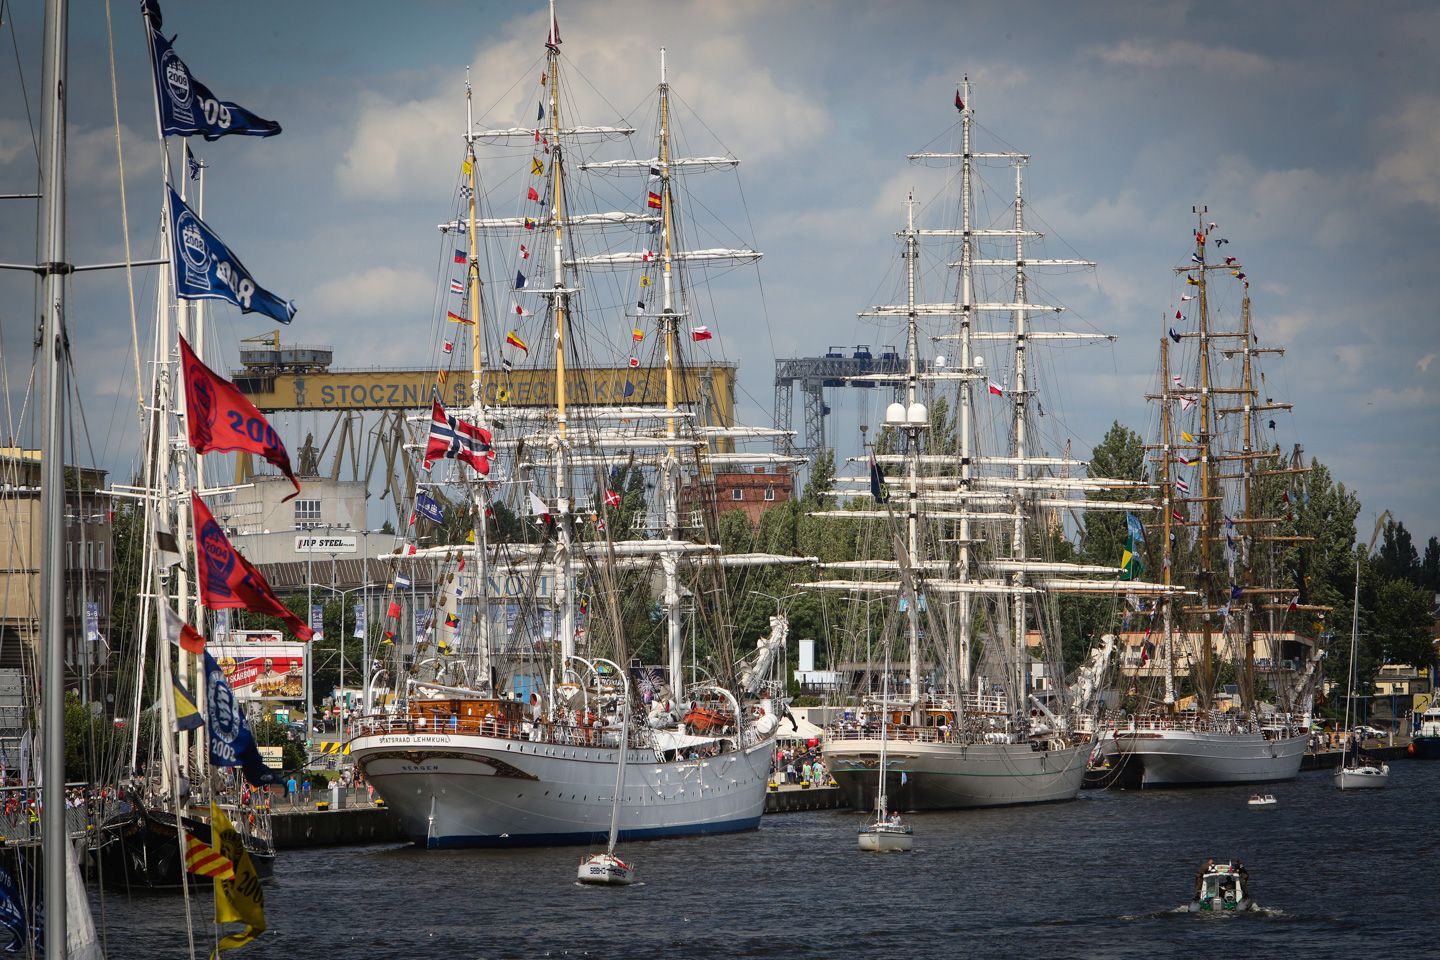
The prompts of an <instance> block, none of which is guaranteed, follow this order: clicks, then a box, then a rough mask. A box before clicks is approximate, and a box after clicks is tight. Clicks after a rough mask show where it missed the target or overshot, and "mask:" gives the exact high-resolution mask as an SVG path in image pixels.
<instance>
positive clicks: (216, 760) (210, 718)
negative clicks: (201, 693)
mask: <svg viewBox="0 0 1440 960" xmlns="http://www.w3.org/2000/svg"><path fill="white" fill-rule="evenodd" d="M205 714H206V722H205V728H206V729H207V730H208V731H209V732H210V762H211V763H212V764H213V765H215V766H217V767H239V768H240V769H241V770H242V771H244V773H245V779H246V780H249V781H250V783H251V785H252V786H256V787H263V786H265V785H266V784H271V783H280V782H281V774H280V772H279V771H277V770H271V769H270V768H269V767H267V766H265V761H264V760H262V759H261V757H260V749H259V748H258V747H257V746H255V737H254V736H253V735H252V734H251V733H250V728H249V727H247V726H246V725H245V714H244V712H243V711H242V710H241V709H240V704H239V702H238V701H237V700H236V699H235V691H234V690H232V689H230V684H229V683H228V682H227V681H226V679H225V674H224V673H223V672H222V671H221V669H220V665H219V664H218V663H216V662H215V658H214V657H212V656H210V654H209V653H206V654H205Z"/></svg>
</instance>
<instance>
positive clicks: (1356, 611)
mask: <svg viewBox="0 0 1440 960" xmlns="http://www.w3.org/2000/svg"><path fill="white" fill-rule="evenodd" d="M1375 530H1376V532H1377V533H1378V532H1379V531H1380V525H1379V524H1378V523H1377V524H1376V525H1375ZM1370 543H1371V545H1372V546H1373V545H1374V543H1375V540H1374V538H1373V537H1372V538H1371V540H1370ZM1367 552H1368V551H1367ZM1359 642H1360V561H1359V560H1356V561H1355V596H1354V599H1353V601H1352V608H1351V614H1350V676H1349V678H1348V679H1347V681H1346V685H1345V726H1344V727H1343V729H1344V731H1345V739H1344V740H1343V741H1342V743H1341V746H1340V766H1338V767H1336V768H1335V773H1334V780H1335V786H1337V787H1339V788H1340V789H1341V790H1379V789H1380V788H1382V787H1384V786H1386V785H1387V784H1388V783H1389V782H1390V764H1388V763H1384V762H1381V763H1376V762H1375V761H1373V760H1371V759H1370V758H1369V757H1367V756H1365V754H1364V753H1363V752H1361V751H1360V745H1359V743H1358V742H1357V743H1356V744H1355V750H1354V751H1353V752H1352V751H1351V749H1350V746H1351V743H1350V742H1351V740H1352V739H1353V735H1352V734H1351V733H1350V703H1351V701H1353V700H1354V699H1355V651H1356V649H1357V648H1358V646H1359Z"/></svg>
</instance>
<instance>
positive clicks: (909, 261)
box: [880, 193, 927, 790]
mask: <svg viewBox="0 0 1440 960" xmlns="http://www.w3.org/2000/svg"><path fill="white" fill-rule="evenodd" d="M919 245H920V244H919V238H918V236H917V234H916V232H915V195H914V194H913V193H912V194H911V195H910V196H909V197H908V198H907V199H906V200H905V298H906V299H905V308H906V313H905V357H906V370H905V373H906V377H905V418H904V419H905V446H906V448H907V449H906V454H907V456H906V458H905V461H906V480H907V483H906V502H905V549H906V550H907V551H908V562H909V563H910V564H912V566H913V568H914V569H916V570H923V569H924V567H923V565H922V564H921V562H920V561H921V557H920V553H919V550H920V513H919V511H920V480H919V475H920V454H921V453H922V452H923V451H922V449H921V446H920V431H921V429H922V428H923V427H925V426H926V425H927V424H925V423H917V422H916V421H915V420H913V419H912V418H911V416H910V411H911V410H919V409H921V408H919V407H918V406H917V404H918V402H919V397H918V394H917V389H916V387H917V383H918V381H919V379H920V359H919V352H920V345H919V336H918V329H917V328H918V325H917V322H916V317H917V311H916V306H915V269H916V265H917V262H918V260H919V257H920V250H919ZM902 582H910V583H913V582H914V581H913V580H908V581H905V580H902ZM919 607H920V593H919V591H918V590H912V591H911V596H910V598H909V601H908V602H907V603H906V610H907V611H908V616H907V617H906V630H907V631H908V637H907V639H908V640H909V652H910V700H911V703H914V704H918V703H919V702H920V610H919ZM886 642H887V644H888V642H889V641H888V638H887V641H886ZM885 652H886V657H885V661H886V669H885V675H886V679H887V680H888V679H889V674H890V669H889V661H890V657H889V652H890V648H889V647H888V646H887V647H886V649H885ZM882 696H883V694H882ZM886 709H887V710H888V709H889V707H888V706H887V707H886ZM880 780H881V790H884V780H885V777H884V772H883V769H882V772H881V777H880Z"/></svg>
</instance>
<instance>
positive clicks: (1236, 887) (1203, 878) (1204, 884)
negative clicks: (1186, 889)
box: [1190, 859, 1255, 913]
mask: <svg viewBox="0 0 1440 960" xmlns="http://www.w3.org/2000/svg"><path fill="white" fill-rule="evenodd" d="M1254 907H1255V901H1254V900H1252V899H1251V898H1250V874H1249V872H1247V871H1246V869H1245V865H1244V864H1243V863H1241V862H1240V861H1238V860H1236V861H1234V862H1233V863H1224V862H1216V861H1215V860H1213V859H1211V860H1207V861H1206V862H1205V865H1204V866H1202V867H1201V868H1200V869H1199V870H1198V871H1197V872H1196V874H1195V896H1194V898H1193V899H1192V900H1191V901H1190V912H1191V913H1240V912H1242V911H1245V910H1251V909H1254Z"/></svg>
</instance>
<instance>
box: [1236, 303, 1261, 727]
mask: <svg viewBox="0 0 1440 960" xmlns="http://www.w3.org/2000/svg"><path fill="white" fill-rule="evenodd" d="M1240 332H1241V336H1242V341H1241V344H1242V346H1241V361H1240V366H1241V390H1242V393H1241V394H1240V397H1241V399H1240V404H1241V426H1240V430H1241V444H1240V476H1241V484H1242V495H1243V497H1244V510H1243V515H1244V517H1245V518H1246V519H1247V520H1252V521H1253V520H1254V513H1253V506H1254V501H1253V499H1252V497H1253V494H1254V479H1255V461H1254V459H1253V457H1252V455H1251V451H1252V449H1253V440H1252V437H1251V427H1252V424H1251V422H1250V419H1251V417H1252V416H1253V408H1254V405H1255V398H1254V389H1253V386H1252V383H1251V376H1252V370H1251V350H1250V347H1251V339H1250V289H1249V285H1248V284H1247V285H1246V288H1245V293H1244V295H1243V297H1242V299H1241V301H1240ZM1249 527H1250V524H1248V523H1247V524H1246V530H1247V533H1248V530H1249ZM1242 542H1244V543H1245V556H1244V557H1242V558H1241V571H1242V575H1241V577H1240V579H1239V580H1235V578H1234V576H1233V575H1232V577H1231V580H1232V581H1234V582H1237V583H1249V582H1250V573H1251V570H1252V567H1251V563H1250V551H1251V544H1250V542H1249V537H1248V536H1246V537H1245V538H1244V540H1243V541H1242ZM1230 602H1232V603H1233V602H1234V601H1233V600H1232V601H1230ZM1251 607H1252V604H1251V602H1250V601H1249V600H1247V601H1245V604H1244V608H1243V610H1242V611H1241V618H1242V621H1241V636H1242V638H1243V640H1244V643H1245V670H1244V672H1243V673H1242V674H1241V679H1240V702H1241V704H1242V705H1243V706H1244V707H1245V710H1246V712H1247V713H1249V715H1250V718H1251V719H1252V720H1254V719H1257V718H1258V712H1257V710H1256V707H1255V628H1254V622H1253V620H1252V619H1251V615H1250V611H1251Z"/></svg>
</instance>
